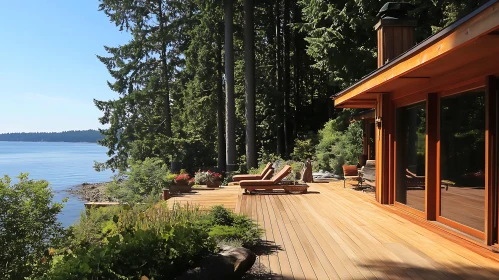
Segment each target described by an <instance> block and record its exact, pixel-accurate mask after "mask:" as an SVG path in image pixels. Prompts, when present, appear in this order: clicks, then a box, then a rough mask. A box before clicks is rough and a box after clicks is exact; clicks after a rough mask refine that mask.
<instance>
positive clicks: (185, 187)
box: [170, 185, 192, 193]
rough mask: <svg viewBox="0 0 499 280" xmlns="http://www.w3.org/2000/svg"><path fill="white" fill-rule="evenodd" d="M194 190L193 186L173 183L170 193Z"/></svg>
mask: <svg viewBox="0 0 499 280" xmlns="http://www.w3.org/2000/svg"><path fill="white" fill-rule="evenodd" d="M191 191H192V186H189V185H171V186H170V193H188V192H191Z"/></svg>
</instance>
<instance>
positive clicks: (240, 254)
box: [176, 246, 256, 280]
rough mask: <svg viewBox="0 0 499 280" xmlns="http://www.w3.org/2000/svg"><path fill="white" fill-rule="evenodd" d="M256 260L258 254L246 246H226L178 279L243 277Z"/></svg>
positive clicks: (228, 278)
mask: <svg viewBox="0 0 499 280" xmlns="http://www.w3.org/2000/svg"><path fill="white" fill-rule="evenodd" d="M255 260H256V255H255V254H254V253H253V252H251V251H250V250H248V249H246V248H240V247H237V248H235V247H230V246H224V247H223V248H222V251H221V252H220V253H218V254H214V255H211V256H208V257H206V258H204V259H203V260H202V261H201V264H200V267H197V268H194V269H191V270H189V271H187V272H186V273H184V274H183V275H181V276H179V277H177V278H176V279H177V280H194V279H203V280H205V279H206V280H218V279H227V280H230V279H241V277H242V276H243V275H244V274H245V273H246V271H248V270H249V269H250V268H251V267H252V266H253V264H254V263H255Z"/></svg>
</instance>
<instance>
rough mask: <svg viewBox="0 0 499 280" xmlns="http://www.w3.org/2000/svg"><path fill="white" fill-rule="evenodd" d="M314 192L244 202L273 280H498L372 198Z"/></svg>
mask: <svg viewBox="0 0 499 280" xmlns="http://www.w3.org/2000/svg"><path fill="white" fill-rule="evenodd" d="M309 190H310V192H311V193H309V194H304V195H284V194H283V195H266V194H265V195H264V194H262V195H241V199H242V201H241V204H240V209H238V210H240V212H242V213H245V214H247V215H249V216H251V217H252V218H254V219H255V220H256V221H258V223H259V224H261V225H262V227H264V228H265V230H266V231H265V236H264V238H265V239H266V240H267V243H268V244H270V245H269V246H270V247H271V248H273V250H272V253H271V254H269V255H262V256H260V257H259V262H260V263H262V264H263V265H265V266H267V267H270V269H271V273H272V275H273V277H274V278H281V277H283V278H286V279H292V278H294V279H499V262H497V261H494V260H491V259H489V258H486V257H484V256H481V255H479V254H477V253H474V252H472V251H471V250H469V249H467V248H465V247H463V246H461V245H459V244H456V243H454V242H452V241H450V240H448V239H446V238H443V237H442V236H440V235H438V234H436V233H434V232H432V231H430V230H428V229H425V228H423V227H421V226H418V225H416V224H414V223H412V222H410V221H408V220H405V219H404V218H402V217H400V216H398V215H397V214H394V213H393V212H392V211H388V210H385V209H384V208H385V207H390V206H379V205H375V204H374V203H372V202H374V201H373V198H372V195H370V194H365V193H362V192H358V191H354V190H352V189H350V188H346V189H344V188H343V185H342V183H341V182H338V183H329V184H311V188H310V189H309ZM391 208H393V207H391ZM491 254H492V253H491Z"/></svg>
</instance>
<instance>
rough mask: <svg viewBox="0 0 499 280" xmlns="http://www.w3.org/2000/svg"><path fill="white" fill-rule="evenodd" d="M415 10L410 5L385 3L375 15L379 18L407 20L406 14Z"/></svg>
mask: <svg viewBox="0 0 499 280" xmlns="http://www.w3.org/2000/svg"><path fill="white" fill-rule="evenodd" d="M414 8H415V6H414V5H412V4H411V3H406V2H387V3H386V4H385V5H383V7H381V9H380V10H379V12H378V14H377V15H376V16H377V17H379V18H396V19H404V18H407V13H408V12H409V11H411V10H413V9H414Z"/></svg>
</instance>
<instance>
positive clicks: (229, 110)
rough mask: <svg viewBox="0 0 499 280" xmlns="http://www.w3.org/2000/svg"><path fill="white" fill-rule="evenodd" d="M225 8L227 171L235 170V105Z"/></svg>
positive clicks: (229, 16)
mask: <svg viewBox="0 0 499 280" xmlns="http://www.w3.org/2000/svg"><path fill="white" fill-rule="evenodd" d="M224 6H225V83H226V84H225V140H226V164H227V171H234V170H236V105H235V100H234V38H233V33H234V27H233V24H234V23H233V21H234V8H233V4H232V1H231V0H225V1H224Z"/></svg>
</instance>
